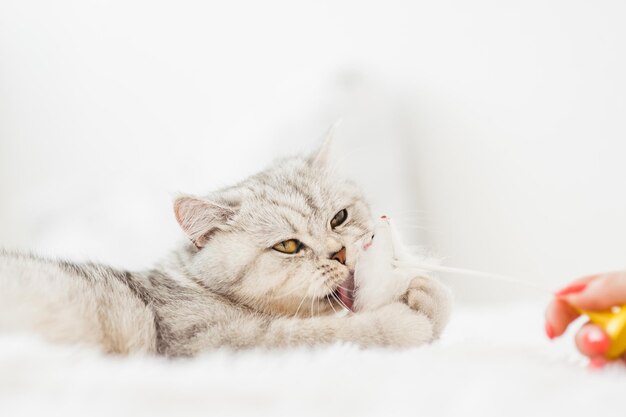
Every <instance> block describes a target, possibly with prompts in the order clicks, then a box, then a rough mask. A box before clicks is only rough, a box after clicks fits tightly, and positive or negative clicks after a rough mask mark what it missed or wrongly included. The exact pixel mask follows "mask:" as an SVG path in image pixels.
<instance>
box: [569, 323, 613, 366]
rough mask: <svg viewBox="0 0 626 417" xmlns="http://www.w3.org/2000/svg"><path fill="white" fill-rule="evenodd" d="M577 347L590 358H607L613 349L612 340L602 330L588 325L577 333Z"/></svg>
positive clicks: (593, 325)
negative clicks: (610, 349)
mask: <svg viewBox="0 0 626 417" xmlns="http://www.w3.org/2000/svg"><path fill="white" fill-rule="evenodd" d="M575 340H576V347H577V348H578V350H579V351H580V353H582V354H583V355H585V356H588V357H590V358H592V359H593V358H596V357H601V358H603V357H605V356H606V353H607V352H608V351H609V348H610V347H611V339H610V338H609V336H608V335H607V334H606V333H605V331H604V330H602V328H600V327H598V326H596V325H595V324H591V323H587V324H585V325H584V326H583V327H582V328H581V329H580V330H579V331H578V333H576V337H575Z"/></svg>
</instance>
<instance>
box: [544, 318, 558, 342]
mask: <svg viewBox="0 0 626 417" xmlns="http://www.w3.org/2000/svg"><path fill="white" fill-rule="evenodd" d="M545 330H546V336H548V339H550V340H552V339H554V338H555V337H556V336H555V334H554V329H553V328H552V326H551V325H550V323H548V322H546V325H545Z"/></svg>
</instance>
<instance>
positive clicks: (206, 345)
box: [169, 302, 433, 355]
mask: <svg viewBox="0 0 626 417" xmlns="http://www.w3.org/2000/svg"><path fill="white" fill-rule="evenodd" d="M432 340H433V328H432V324H431V321H430V319H429V318H428V317H427V316H426V315H425V314H423V313H421V312H418V311H415V310H414V309H411V308H410V307H409V306H408V305H407V304H405V303H401V302H395V303H391V304H389V305H386V306H384V307H381V308H379V309H377V310H373V311H366V312H362V313H354V314H353V313H351V314H349V315H347V316H344V317H338V316H316V317H311V318H290V317H267V316H247V315H238V316H236V317H231V319H230V320H228V321H225V322H222V323H215V324H213V325H209V326H207V327H206V328H205V329H203V331H202V332H200V333H199V334H196V335H194V337H192V338H191V339H190V340H187V341H186V342H185V344H184V345H185V346H179V347H178V348H176V349H174V351H171V352H169V354H173V355H177V354H182V355H194V354H196V353H199V352H201V351H203V350H207V349H213V348H220V347H232V348H254V347H266V348H280V347H291V346H313V345H324V344H331V343H336V342H349V343H355V344H357V345H359V346H362V347H371V346H391V347H412V346H418V345H421V344H424V343H428V342H430V341H432ZM176 351H178V352H176Z"/></svg>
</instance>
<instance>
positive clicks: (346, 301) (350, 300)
mask: <svg viewBox="0 0 626 417" xmlns="http://www.w3.org/2000/svg"><path fill="white" fill-rule="evenodd" d="M335 295H336V296H337V298H338V299H339V300H340V301H341V303H342V304H343V305H344V307H346V308H347V309H348V310H350V311H354V271H350V274H349V275H348V277H347V278H346V279H345V280H344V281H343V282H342V283H341V284H339V286H338V287H337V289H336V290H335Z"/></svg>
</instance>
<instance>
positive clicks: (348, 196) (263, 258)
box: [175, 149, 373, 316]
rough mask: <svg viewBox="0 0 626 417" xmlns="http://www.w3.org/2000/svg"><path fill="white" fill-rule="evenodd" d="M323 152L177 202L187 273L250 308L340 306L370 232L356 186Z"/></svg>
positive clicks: (301, 311)
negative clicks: (188, 250)
mask: <svg viewBox="0 0 626 417" xmlns="http://www.w3.org/2000/svg"><path fill="white" fill-rule="evenodd" d="M326 153H327V152H326V150H325V149H322V150H321V151H320V153H319V154H317V155H315V156H314V157H311V158H292V159H286V160H282V161H280V162H279V163H277V164H275V165H274V166H272V167H271V168H269V169H267V170H266V171H263V172H261V173H259V174H257V175H255V176H253V177H251V178H248V179H247V180H245V181H243V182H242V183H240V184H237V185H236V186H233V187H230V188H227V189H225V190H221V191H219V192H217V193H214V194H212V195H210V196H209V197H207V198H202V199H200V198H195V197H181V198H179V199H178V200H177V201H176V204H175V211H176V215H177V218H178V221H179V223H180V224H181V226H182V228H183V230H184V231H185V232H186V233H187V235H188V236H189V238H190V239H191V240H192V241H193V242H194V243H195V245H196V246H197V247H198V250H197V253H195V255H194V256H193V257H192V261H191V264H190V265H188V268H189V271H190V272H191V273H192V274H193V276H194V277H195V278H196V279H198V280H201V281H202V284H203V285H204V286H207V287H209V288H211V289H212V290H214V291H216V292H219V293H222V294H224V295H227V296H229V297H231V298H233V299H235V300H236V301H237V302H240V303H244V304H246V305H249V306H251V307H253V308H255V309H259V310H262V311H268V312H272V313H277V314H285V315H294V314H298V315H301V316H308V315H317V314H328V313H332V312H333V309H335V310H339V309H340V308H341V307H340V306H339V302H340V301H339V299H342V300H343V301H344V302H346V303H347V300H346V292H345V291H343V290H341V289H340V286H341V287H349V286H351V285H353V284H352V282H351V278H352V275H353V271H354V266H355V260H356V244H357V241H359V240H360V239H361V238H363V237H364V236H366V235H367V234H369V233H371V230H372V226H373V223H372V220H371V215H370V210H369V207H368V205H367V203H366V202H365V201H364V199H363V197H362V195H361V193H360V191H359V190H358V188H357V187H356V186H355V185H353V184H352V183H350V182H348V181H345V180H344V179H342V178H338V177H337V176H336V175H335V174H334V173H333V171H332V169H330V167H329V165H328V162H327V161H326V155H325V154H326Z"/></svg>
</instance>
